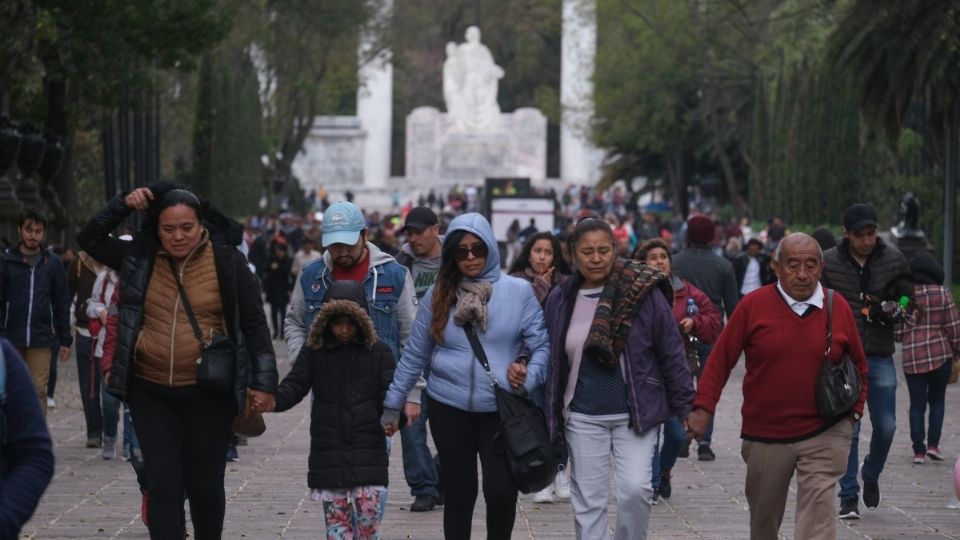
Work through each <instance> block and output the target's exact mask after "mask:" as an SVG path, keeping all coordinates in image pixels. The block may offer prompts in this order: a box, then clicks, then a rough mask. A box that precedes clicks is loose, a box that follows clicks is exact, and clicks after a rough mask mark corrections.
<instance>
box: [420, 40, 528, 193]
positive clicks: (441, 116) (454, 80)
mask: <svg viewBox="0 0 960 540" xmlns="http://www.w3.org/2000/svg"><path fill="white" fill-rule="evenodd" d="M446 52H447V58H446V60H445V61H444V64H443V99H444V102H445V104H446V107H447V112H446V113H443V112H440V111H439V110H438V109H436V108H434V107H418V108H416V109H414V110H413V112H411V113H410V114H409V115H408V116H407V147H406V177H407V180H408V181H412V182H413V183H414V185H417V186H424V185H426V186H431V187H433V186H451V185H453V184H460V185H463V184H478V183H481V182H483V180H484V179H485V178H491V177H528V178H530V179H531V181H533V182H535V183H538V182H541V181H543V179H544V178H545V177H546V164H547V118H546V117H545V116H544V115H543V114H542V113H541V112H540V111H539V110H537V109H533V108H522V109H518V110H516V111H514V112H513V113H501V112H500V105H499V104H498V103H497V91H498V86H499V81H500V79H501V78H502V77H503V75H504V72H503V69H502V68H501V67H500V66H498V65H497V64H496V62H495V61H494V59H493V55H492V54H490V49H488V48H487V47H486V45H484V44H483V43H481V42H480V29H479V28H477V27H475V26H471V27H470V28H468V29H467V32H466V42H465V43H461V44H459V45H457V44H456V43H448V44H447V49H446Z"/></svg>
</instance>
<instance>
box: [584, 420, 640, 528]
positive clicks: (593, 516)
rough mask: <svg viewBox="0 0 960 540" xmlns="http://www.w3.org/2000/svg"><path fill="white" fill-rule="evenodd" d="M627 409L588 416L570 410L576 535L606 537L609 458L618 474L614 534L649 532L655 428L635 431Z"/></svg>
mask: <svg viewBox="0 0 960 540" xmlns="http://www.w3.org/2000/svg"><path fill="white" fill-rule="evenodd" d="M629 421H630V419H629V417H628V415H626V414H618V415H610V416H590V415H585V414H578V413H570V416H569V418H568V420H567V425H566V436H567V445H568V447H569V448H570V501H571V502H572V503H573V511H574V520H575V523H576V531H577V538H578V539H582V540H607V539H608V538H609V530H608V528H607V500H608V498H609V493H610V458H611V455H612V456H613V464H614V467H615V469H616V475H617V476H616V478H617V528H616V531H615V532H614V535H613V537H614V538H615V539H616V540H641V539H645V538H646V537H647V527H648V525H649V523H650V498H651V497H652V496H653V487H652V486H651V484H650V475H651V474H652V468H653V449H654V447H655V446H656V444H657V430H656V428H654V429H651V430H649V431H647V432H646V433H642V434H638V433H637V432H636V431H634V430H633V429H632V428H630V427H629V426H628V424H629Z"/></svg>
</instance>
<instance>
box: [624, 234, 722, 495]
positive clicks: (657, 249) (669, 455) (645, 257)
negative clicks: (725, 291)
mask: <svg viewBox="0 0 960 540" xmlns="http://www.w3.org/2000/svg"><path fill="white" fill-rule="evenodd" d="M634 258H635V259H637V260H641V261H644V262H646V263H647V264H649V265H650V266H653V267H654V268H656V269H658V270H660V271H661V272H663V273H664V274H667V275H668V276H670V285H671V286H672V287H673V319H674V320H675V321H676V322H677V327H678V328H679V329H680V333H681V335H682V336H683V338H684V339H683V345H684V352H686V354H687V358H688V359H689V358H690V357H691V355H697V348H696V347H697V344H698V343H704V344H706V345H713V343H714V342H715V341H716V340H717V336H719V335H720V329H721V328H722V327H723V315H721V314H720V312H719V311H718V310H717V308H716V307H715V306H714V305H713V302H711V301H710V298H709V297H707V295H706V294H704V293H703V291H701V290H700V289H698V288H696V287H695V286H693V285H692V284H690V283H688V282H686V281H684V280H683V279H681V278H680V277H679V276H677V275H675V274H674V273H673V262H672V260H671V255H670V247H669V245H668V244H667V243H666V242H665V241H663V240H661V239H659V238H654V239H651V240H648V241H646V242H644V243H643V244H642V245H641V246H640V248H639V249H638V250H637V253H636V254H635V255H634ZM687 364H688V366H689V364H690V361H689V360H688V361H687ZM695 368H696V370H697V371H699V367H698V366H695ZM689 446H690V441H689V440H687V432H686V430H684V429H683V424H682V423H681V419H678V418H676V417H671V418H670V419H669V420H667V421H666V422H664V423H663V448H662V449H659V448H658V449H655V453H654V460H653V490H654V502H656V499H657V497H662V498H664V499H669V498H670V497H671V496H672V494H673V485H672V482H671V479H672V478H673V472H672V471H673V466H674V465H675V464H676V462H677V458H678V457H687V456H688V455H689Z"/></svg>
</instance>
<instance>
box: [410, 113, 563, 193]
mask: <svg viewBox="0 0 960 540" xmlns="http://www.w3.org/2000/svg"><path fill="white" fill-rule="evenodd" d="M546 176H547V118H546V116H544V115H543V113H541V112H540V111H539V110H538V109H533V108H522V109H517V110H516V111H514V112H513V113H505V114H501V115H500V118H499V121H497V122H496V123H494V125H493V126H492V127H491V128H489V129H487V130H485V131H482V132H471V131H467V130H463V129H461V128H458V127H457V126H455V125H454V122H453V121H452V119H451V118H450V115H449V114H447V113H443V112H440V110H438V109H436V108H434V107H417V108H416V109H414V110H413V112H411V113H410V114H409V115H408V116H407V148H406V178H407V180H408V181H411V182H413V184H414V185H416V186H418V187H421V188H426V189H429V188H433V187H435V188H441V189H444V188H449V187H451V186H453V185H455V184H459V185H461V186H462V185H465V184H480V183H483V181H484V179H485V178H493V177H521V178H530V180H531V181H532V182H533V183H539V182H542V181H543V180H544V179H545V178H546Z"/></svg>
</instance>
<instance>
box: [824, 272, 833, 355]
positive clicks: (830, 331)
mask: <svg viewBox="0 0 960 540" xmlns="http://www.w3.org/2000/svg"><path fill="white" fill-rule="evenodd" d="M832 345H833V289H827V348H826V349H825V350H824V351H823V357H824V358H826V359H829V358H830V347H831V346H832Z"/></svg>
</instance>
